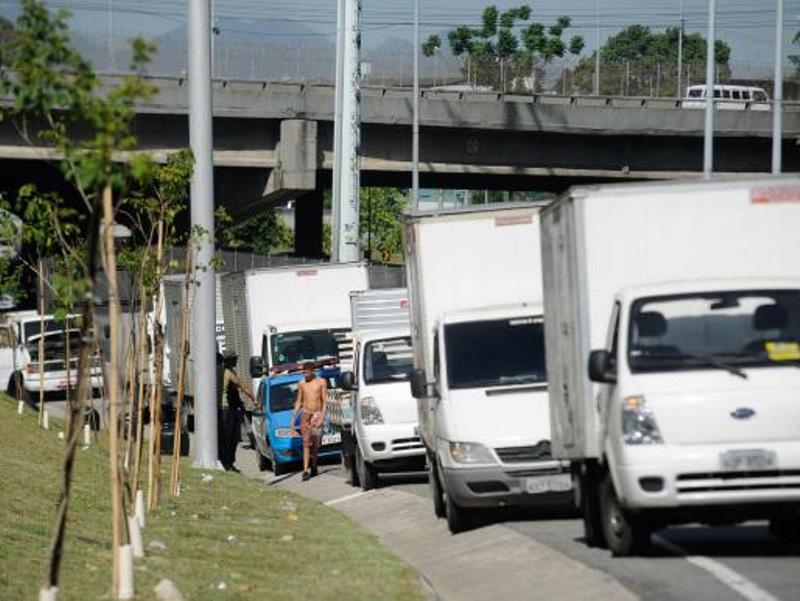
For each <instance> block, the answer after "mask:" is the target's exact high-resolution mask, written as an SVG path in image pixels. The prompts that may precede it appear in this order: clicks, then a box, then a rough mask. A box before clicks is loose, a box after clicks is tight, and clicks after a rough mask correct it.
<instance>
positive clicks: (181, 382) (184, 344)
mask: <svg viewBox="0 0 800 601" xmlns="http://www.w3.org/2000/svg"><path fill="white" fill-rule="evenodd" d="M190 248H191V245H189V246H187V252H186V278H185V281H184V285H183V296H182V297H181V348H180V355H179V363H178V364H179V366H180V367H179V368H178V398H177V400H176V401H175V430H174V432H175V434H174V437H173V439H172V440H173V442H172V474H171V478H170V491H171V492H172V496H173V497H177V496H178V476H179V474H180V461H181V421H182V418H183V415H182V413H183V396H184V393H185V389H186V359H187V356H188V354H189V294H190V292H191V285H192V271H193V270H192V263H193V261H192V254H191V250H189V249H190Z"/></svg>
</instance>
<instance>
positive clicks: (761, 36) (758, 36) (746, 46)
mask: <svg viewBox="0 0 800 601" xmlns="http://www.w3.org/2000/svg"><path fill="white" fill-rule="evenodd" d="M212 1H213V2H214V5H215V13H216V14H218V15H219V16H220V17H222V18H226V17H227V18H235V19H237V20H238V21H239V24H238V25H237V27H244V28H246V31H247V32H248V33H252V34H253V35H259V31H265V29H264V28H266V31H267V32H268V33H264V34H262V35H264V36H265V37H292V36H294V35H295V34H296V33H297V31H298V28H299V27H301V26H300V25H299V24H302V25H303V26H305V29H304V32H305V33H304V35H306V36H325V35H332V34H333V32H334V28H335V22H336V12H335V11H336V0H261V1H259V0H212ZM47 3H48V4H49V5H51V6H54V7H56V6H57V7H63V8H67V9H69V10H70V11H71V12H72V13H73V15H74V18H73V26H74V27H75V28H76V29H77V30H79V31H81V32H82V33H83V34H84V35H87V34H88V35H96V36H99V37H105V36H107V32H108V31H109V18H108V17H109V14H112V15H113V30H114V31H115V34H116V35H126V36H130V35H131V34H134V33H136V34H146V35H153V36H155V35H158V34H161V33H164V32H167V31H169V30H171V29H174V28H175V27H177V26H179V25H180V24H181V23H183V22H184V21H185V11H186V0H184V1H179V2H168V1H167V0H47ZM524 3H526V2H525V1H524V0H517V1H515V2H511V1H507V0H499V1H497V2H495V4H497V5H498V6H499V7H500V8H501V9H502V8H504V7H510V6H516V5H519V4H524ZM486 4H487V3H485V2H476V1H473V0H420V6H421V21H422V23H423V29H422V31H423V35H427V34H428V33H429V32H433V31H437V32H441V31H443V30H447V29H449V28H451V27H453V26H455V25H460V24H477V23H478V21H479V18H480V13H481V11H482V9H483V7H484V6H486ZM527 4H529V5H530V6H531V7H532V8H533V15H534V17H535V18H536V19H537V20H541V21H544V22H545V23H548V22H552V21H553V20H554V19H555V17H557V16H558V15H562V14H565V15H569V16H572V17H573V28H572V32H571V33H572V34H579V35H582V36H583V37H584V38H585V40H586V43H587V51H591V50H592V49H593V48H594V46H595V37H596V22H597V18H596V10H597V5H598V0H532V1H530V2H527ZM681 4H683V12H684V16H685V22H686V28H687V30H689V31H695V30H700V31H705V27H706V23H707V14H708V13H707V10H708V8H707V7H708V4H707V0H683V2H681V0H599V6H600V27H601V29H600V30H601V36H602V37H603V38H605V37H606V36H608V35H611V34H613V33H615V32H617V31H619V30H620V29H621V28H623V27H625V26H627V25H632V24H635V23H642V24H647V25H651V26H652V27H654V28H657V29H663V28H664V27H667V26H669V25H676V24H677V23H678V22H679V10H680V6H681ZM17 7H18V2H17V0H0V13H2V14H3V15H5V16H7V17H13V16H14V14H15V13H16V11H17ZM412 7H413V2H412V0H363V11H364V12H363V15H364V30H365V34H364V35H365V43H366V44H368V45H369V44H371V43H372V44H374V43H376V42H378V43H379V42H380V41H381V40H382V39H385V38H389V37H399V38H407V39H411V28H410V21H411V19H412ZM775 7H776V0H718V2H717V28H718V38H721V39H725V40H726V41H728V42H729V43H730V44H731V46H732V47H733V55H732V62H733V63H734V65H737V64H739V65H744V64H747V65H750V66H753V67H762V68H766V67H769V65H771V64H772V60H773V56H774V40H775ZM110 9H111V13H109V10H110ZM785 15H786V18H785V37H786V52H785V54H789V53H791V52H793V50H792V47H791V38H792V37H793V35H794V33H795V32H796V31H797V29H798V18H799V17H800V0H785ZM240 31H241V30H240ZM223 34H224V32H223Z"/></svg>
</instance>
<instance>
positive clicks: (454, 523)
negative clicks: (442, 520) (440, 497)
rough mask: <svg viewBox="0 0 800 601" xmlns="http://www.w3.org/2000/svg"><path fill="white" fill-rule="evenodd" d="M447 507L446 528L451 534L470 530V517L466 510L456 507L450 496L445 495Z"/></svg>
mask: <svg viewBox="0 0 800 601" xmlns="http://www.w3.org/2000/svg"><path fill="white" fill-rule="evenodd" d="M445 499H446V501H445V502H446V505H447V527H448V528H449V529H450V532H451V533H452V534H458V533H459V532H465V531H466V530H469V529H470V528H472V519H471V518H472V516H471V515H470V513H469V510H468V509H465V508H464V507H461V506H460V505H457V504H456V502H455V501H453V498H452V497H451V496H450V495H445Z"/></svg>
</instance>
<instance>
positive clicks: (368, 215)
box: [359, 188, 408, 261]
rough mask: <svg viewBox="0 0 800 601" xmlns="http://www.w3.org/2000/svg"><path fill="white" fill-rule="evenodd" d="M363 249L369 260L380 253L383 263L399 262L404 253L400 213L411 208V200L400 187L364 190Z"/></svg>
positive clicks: (362, 208) (362, 198)
mask: <svg viewBox="0 0 800 601" xmlns="http://www.w3.org/2000/svg"><path fill="white" fill-rule="evenodd" d="M360 205H361V209H360V211H361V212H360V216H359V221H360V226H361V236H360V237H361V248H362V249H363V251H364V252H365V253H366V254H367V256H368V258H371V257H370V251H371V253H372V255H374V254H376V253H377V254H378V255H379V256H380V258H381V259H382V260H384V261H390V260H394V259H397V258H398V257H399V256H400V255H402V251H403V229H402V225H401V224H400V214H401V213H402V212H403V211H404V210H405V209H406V208H407V207H408V198H407V196H406V194H405V192H404V191H403V190H400V189H398V188H362V189H361V203H360Z"/></svg>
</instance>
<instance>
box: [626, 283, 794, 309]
mask: <svg viewBox="0 0 800 601" xmlns="http://www.w3.org/2000/svg"><path fill="white" fill-rule="evenodd" d="M784 288H787V289H798V290H800V279H792V278H716V279H703V280H674V281H667V282H659V283H655V284H646V285H642V286H628V287H625V288H623V289H622V290H620V292H619V294H618V295H617V298H618V299H619V300H620V301H622V302H623V303H628V302H630V301H632V300H635V299H638V298H643V297H649V296H671V295H675V294H692V293H698V292H719V291H726V290H773V289H784Z"/></svg>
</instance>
